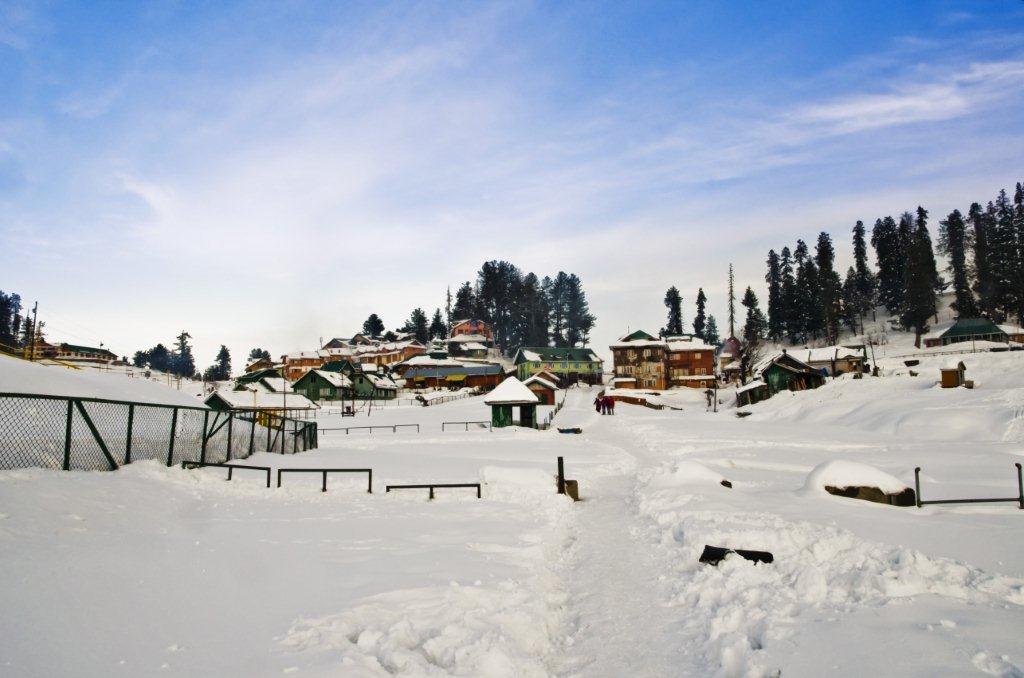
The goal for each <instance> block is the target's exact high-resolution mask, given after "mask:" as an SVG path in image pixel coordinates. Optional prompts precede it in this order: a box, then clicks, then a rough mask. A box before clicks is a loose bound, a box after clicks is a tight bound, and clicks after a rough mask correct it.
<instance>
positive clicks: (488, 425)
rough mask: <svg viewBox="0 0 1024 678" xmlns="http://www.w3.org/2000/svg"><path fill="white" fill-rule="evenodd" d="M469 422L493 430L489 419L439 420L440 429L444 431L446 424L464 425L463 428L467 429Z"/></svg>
mask: <svg viewBox="0 0 1024 678" xmlns="http://www.w3.org/2000/svg"><path fill="white" fill-rule="evenodd" d="M471 424H472V425H475V426H477V427H479V428H485V427H486V428H487V430H488V431H491V430H493V429H492V428H491V422H489V421H443V422H441V431H444V430H445V427H446V426H464V427H465V429H464V430H466V431H468V430H469V427H470V425H471Z"/></svg>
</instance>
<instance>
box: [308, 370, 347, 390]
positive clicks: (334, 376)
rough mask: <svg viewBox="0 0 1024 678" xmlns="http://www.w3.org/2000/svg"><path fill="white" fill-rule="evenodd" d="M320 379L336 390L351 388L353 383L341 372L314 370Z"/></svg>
mask: <svg viewBox="0 0 1024 678" xmlns="http://www.w3.org/2000/svg"><path fill="white" fill-rule="evenodd" d="M313 371H314V372H316V374H317V375H318V376H320V377H323V378H324V380H325V381H326V382H327V383H328V384H330V385H331V386H334V387H336V388H351V387H352V382H351V381H350V380H349V378H348V377H346V376H345V375H344V374H342V373H341V372H329V371H327V370H313Z"/></svg>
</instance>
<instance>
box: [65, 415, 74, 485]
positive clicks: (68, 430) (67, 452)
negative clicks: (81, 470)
mask: <svg viewBox="0 0 1024 678" xmlns="http://www.w3.org/2000/svg"><path fill="white" fill-rule="evenodd" d="M74 406H75V403H74V401H73V400H71V398H68V423H67V427H66V428H65V429H64V470H65V471H70V470H71V417H72V416H74V409H73V408H74Z"/></svg>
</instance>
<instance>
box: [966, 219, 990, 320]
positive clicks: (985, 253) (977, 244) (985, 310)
mask: <svg viewBox="0 0 1024 678" xmlns="http://www.w3.org/2000/svg"><path fill="white" fill-rule="evenodd" d="M967 221H968V222H969V223H970V226H971V231H970V237H969V241H970V246H971V253H972V254H973V257H972V262H971V269H970V275H971V278H972V280H973V284H972V289H973V291H974V294H975V295H976V296H977V298H978V311H979V312H980V313H981V314H982V315H984V316H985V317H986V318H994V317H995V314H996V298H995V285H994V284H993V282H994V281H993V278H992V259H991V250H990V245H989V224H988V217H987V215H986V214H985V210H983V209H982V207H981V205H979V204H978V203H971V207H970V209H969V210H968V211H967Z"/></svg>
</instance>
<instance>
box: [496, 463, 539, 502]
mask: <svg viewBox="0 0 1024 678" xmlns="http://www.w3.org/2000/svg"><path fill="white" fill-rule="evenodd" d="M480 482H481V483H483V484H484V485H486V487H487V496H488V497H489V498H491V499H500V500H504V501H516V500H528V501H535V500H536V497H537V495H539V494H544V495H551V496H555V494H556V492H555V490H556V489H557V488H556V483H555V472H554V467H552V469H551V472H550V473H549V472H546V471H544V470H543V469H539V468H520V467H513V466H485V467H483V468H482V469H480Z"/></svg>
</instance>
